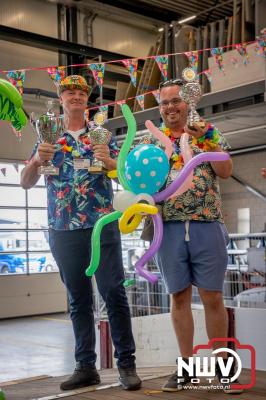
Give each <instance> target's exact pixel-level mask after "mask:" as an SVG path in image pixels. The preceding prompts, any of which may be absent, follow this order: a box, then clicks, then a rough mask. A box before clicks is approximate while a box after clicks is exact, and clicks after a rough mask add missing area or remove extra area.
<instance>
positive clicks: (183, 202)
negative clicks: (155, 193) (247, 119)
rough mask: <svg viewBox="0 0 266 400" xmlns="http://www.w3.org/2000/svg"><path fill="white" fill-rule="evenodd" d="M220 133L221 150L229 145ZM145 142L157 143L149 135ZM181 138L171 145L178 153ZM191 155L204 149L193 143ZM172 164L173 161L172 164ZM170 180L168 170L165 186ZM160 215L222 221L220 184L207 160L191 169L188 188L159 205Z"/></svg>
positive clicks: (169, 217) (170, 219)
mask: <svg viewBox="0 0 266 400" xmlns="http://www.w3.org/2000/svg"><path fill="white" fill-rule="evenodd" d="M219 134H220V142H219V145H220V146H221V147H222V149H223V150H228V149H230V145H229V144H228V142H227V141H226V139H225V138H224V136H223V135H222V134H221V133H220V132H219ZM142 141H143V142H145V143H153V144H157V145H158V141H156V140H155V139H154V138H153V137H152V136H146V137H145V138H144V139H143V140H142ZM179 143H180V139H179V138H177V139H176V140H175V141H174V147H175V148H176V151H177V153H176V154H179V152H180V147H179ZM190 145H191V149H192V151H193V154H194V155H196V154H199V153H202V152H203V150H202V149H200V148H199V147H197V146H196V145H192V144H191V141H190ZM172 164H173V163H172ZM171 182H172V177H171V173H170V174H169V175H168V178H167V182H166V186H168V185H169V184H170V183H171ZM162 216H163V220H164V221H187V220H193V221H220V222H223V216H222V211H221V195H220V189H219V183H218V179H217V176H216V174H215V172H214V171H213V169H212V167H211V164H210V163H209V162H204V163H202V164H200V165H199V166H197V167H196V168H195V169H194V178H193V182H192V187H191V189H189V190H187V191H186V192H184V193H183V194H181V195H179V196H177V197H175V198H173V199H168V200H166V201H164V202H163V204H162Z"/></svg>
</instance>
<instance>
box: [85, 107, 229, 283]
mask: <svg viewBox="0 0 266 400" xmlns="http://www.w3.org/2000/svg"><path fill="white" fill-rule="evenodd" d="M121 108H122V113H123V116H124V118H125V119H126V121H127V126H128V131H127V135H126V139H125V141H124V143H123V145H122V147H121V150H120V153H119V156H118V159H117V170H116V171H111V172H110V173H109V174H108V176H109V177H110V178H113V177H116V176H117V177H118V179H119V182H120V184H121V185H122V187H123V189H124V190H123V191H120V192H117V193H116V194H115V196H114V202H113V208H114V210H115V211H113V212H112V213H110V214H107V215H104V216H103V217H101V218H100V219H99V220H98V221H97V222H96V224H95V226H94V229H93V233H92V241H91V245H92V255H91V263H90V265H89V267H88V268H87V270H86V275H87V276H92V275H93V274H94V273H95V271H96V270H97V268H98V266H99V263H100V236H101V231H102V228H103V227H104V226H105V225H106V224H108V223H110V222H112V221H115V220H119V229H120V231H121V232H122V233H124V234H125V233H131V232H133V231H134V230H135V229H136V228H137V227H138V226H139V224H140V223H141V221H142V218H143V216H146V215H150V216H151V218H152V221H153V226H154V236H153V240H152V242H151V244H150V247H149V249H148V250H147V251H146V252H145V253H144V254H143V256H142V257H141V258H140V259H139V260H138V261H137V262H136V265H135V269H136V271H137V272H138V274H139V275H140V276H142V277H144V278H145V279H147V280H148V281H149V282H151V283H155V282H156V281H157V280H158V278H157V276H155V275H154V274H152V273H151V272H150V271H148V270H147V269H146V268H145V265H146V264H147V262H148V261H149V260H150V259H151V258H152V257H153V256H154V255H155V254H156V252H157V251H158V249H159V247H160V245H161V241H162V237H163V221H162V217H161V214H160V213H159V212H158V208H157V207H156V203H159V202H161V201H164V200H167V199H168V198H171V197H174V196H177V195H180V194H182V193H183V192H185V191H186V190H188V189H189V187H190V186H191V183H192V180H193V170H194V168H195V167H196V166H197V165H199V164H201V163H202V162H205V161H225V160H227V159H228V158H229V155H228V154H226V153H221V152H204V153H201V154H198V155H196V156H194V157H193V158H192V153H191V149H190V146H189V143H188V138H189V136H188V134H187V133H184V134H183V135H182V136H181V139H180V148H181V154H182V156H183V159H184V167H183V168H182V170H181V171H180V173H179V174H178V176H177V177H176V178H175V179H174V181H173V182H172V183H171V184H170V185H169V186H167V187H166V188H164V189H162V187H163V186H164V184H165V182H166V179H167V177H168V174H169V170H170V164H169V159H170V157H171V155H172V153H173V147H172V142H171V140H170V139H169V138H168V137H167V136H166V135H165V134H164V133H163V132H161V131H160V130H159V129H158V128H156V127H155V126H154V125H153V123H152V122H151V121H146V127H147V128H148V129H149V131H150V132H151V133H152V135H153V136H154V137H155V138H156V139H158V140H159V141H160V142H161V143H162V145H163V146H164V150H162V149H161V148H159V147H158V146H154V145H148V144H143V145H139V146H136V147H135V148H134V149H133V150H131V151H130V149H131V146H132V144H133V141H134V138H135V135H136V128H137V126H136V120H135V118H134V115H133V114H132V112H131V111H130V108H129V107H128V106H127V105H126V104H123V105H122V106H121ZM160 189H162V190H161V191H160Z"/></svg>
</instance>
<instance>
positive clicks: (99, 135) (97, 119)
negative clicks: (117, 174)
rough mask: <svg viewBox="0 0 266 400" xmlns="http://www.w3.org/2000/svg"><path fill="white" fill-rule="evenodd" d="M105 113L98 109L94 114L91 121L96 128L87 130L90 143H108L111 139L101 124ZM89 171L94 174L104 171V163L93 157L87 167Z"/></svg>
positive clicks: (110, 135) (103, 121)
mask: <svg viewBox="0 0 266 400" xmlns="http://www.w3.org/2000/svg"><path fill="white" fill-rule="evenodd" d="M106 120H107V115H106V112H104V111H99V112H97V113H96V114H95V116H94V118H93V121H94V123H95V125H96V128H93V129H91V130H90V131H89V138H90V142H91V144H92V145H95V144H108V143H109V142H110V140H111V137H112V134H111V132H109V131H108V130H107V129H105V128H103V127H102V125H103V124H104V123H105V122H106ZM88 170H89V172H90V173H92V174H93V173H94V174H99V173H104V172H105V171H106V168H105V166H104V163H103V162H102V161H100V160H97V159H96V158H94V159H93V160H92V163H91V165H90V167H89V169H88Z"/></svg>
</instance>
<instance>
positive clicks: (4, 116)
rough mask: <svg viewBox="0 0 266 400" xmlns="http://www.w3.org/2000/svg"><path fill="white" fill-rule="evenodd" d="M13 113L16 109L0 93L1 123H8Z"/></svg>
mask: <svg viewBox="0 0 266 400" xmlns="http://www.w3.org/2000/svg"><path fill="white" fill-rule="evenodd" d="M0 89H1V88H0ZM15 112H16V108H15V106H14V104H13V103H12V101H10V100H9V98H8V97H6V96H5V95H4V94H3V93H0V119H1V120H3V121H10V119H11V118H12V116H13V115H14V114H15Z"/></svg>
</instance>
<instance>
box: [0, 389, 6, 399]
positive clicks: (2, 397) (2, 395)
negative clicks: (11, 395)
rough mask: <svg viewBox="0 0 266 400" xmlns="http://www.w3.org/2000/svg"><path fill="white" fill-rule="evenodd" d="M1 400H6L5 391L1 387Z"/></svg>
mask: <svg viewBox="0 0 266 400" xmlns="http://www.w3.org/2000/svg"><path fill="white" fill-rule="evenodd" d="M0 400H6V397H5V394H4V392H3V391H2V390H1V389H0Z"/></svg>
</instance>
